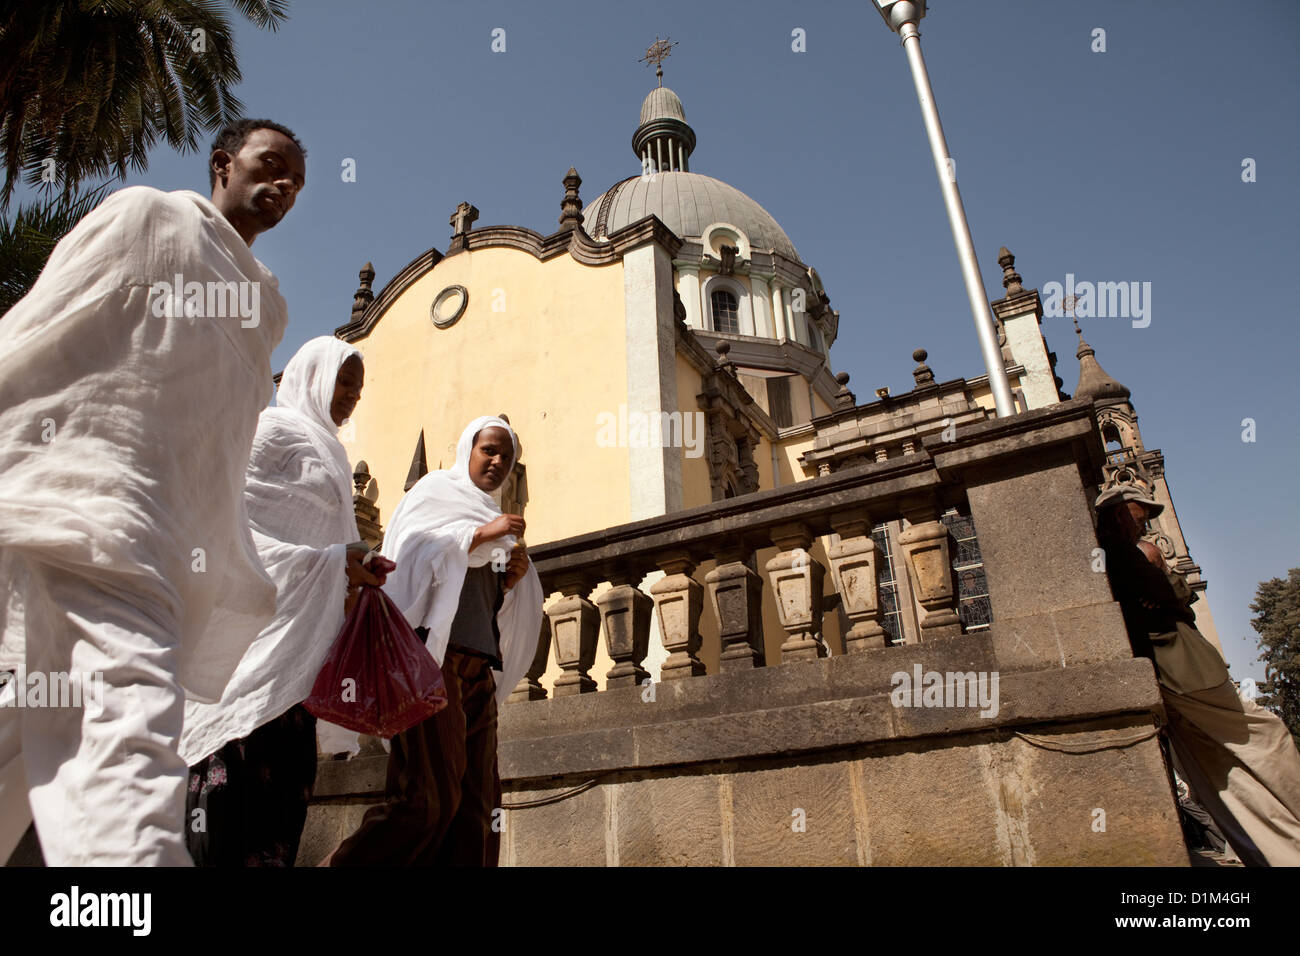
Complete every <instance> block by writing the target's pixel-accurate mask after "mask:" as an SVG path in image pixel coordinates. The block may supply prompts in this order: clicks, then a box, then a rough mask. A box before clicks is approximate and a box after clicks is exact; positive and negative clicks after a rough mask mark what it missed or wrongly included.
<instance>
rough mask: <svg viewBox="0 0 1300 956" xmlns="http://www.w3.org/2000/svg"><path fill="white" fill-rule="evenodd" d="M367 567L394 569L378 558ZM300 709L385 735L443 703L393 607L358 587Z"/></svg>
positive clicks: (419, 644)
mask: <svg viewBox="0 0 1300 956" xmlns="http://www.w3.org/2000/svg"><path fill="white" fill-rule="evenodd" d="M369 567H370V570H371V571H375V572H378V573H388V572H390V571H392V570H393V568H395V567H396V565H394V564H393V563H392V562H391V561H388V560H387V559H385V558H380V557H378V556H377V555H376V556H375V558H374V560H373V561H372V562H371V563H370V565H369ZM303 706H305V707H306V708H307V710H309V711H310V712H311V713H313V714H315V715H316V716H317V717H319V718H321V719H322V720H328V721H330V722H332V723H335V724H338V725H339V726H340V727H346V728H347V729H348V730H355V731H358V732H360V733H363V734H373V735H374V736H376V737H392V736H393V735H394V734H399V733H401V732H402V731H403V730H408V729H410V728H411V727H414V726H415V725H416V724H418V723H419V722H420V721H422V720H425V719H426V718H428V717H432V716H433V715H434V714H436V713H437V712H438V711H440V710H442V709H443V708H444V707H446V706H447V689H446V687H445V686H444V684H443V681H442V670H441V669H440V668H439V667H438V662H437V661H435V660H434V659H433V655H432V654H430V653H429V651H428V648H426V647H425V646H424V642H423V641H421V640H420V638H419V637H417V636H416V634H415V631H413V630H412V629H411V625H410V624H408V623H407V621H406V618H405V617H404V616H403V615H402V612H401V611H400V610H398V608H397V605H395V604H394V603H393V602H392V599H391V598H389V596H388V595H387V594H385V593H384V592H383V590H382V589H381V588H377V587H372V586H369V585H365V586H363V587H362V588H361V596H360V597H359V598H358V599H357V603H356V606H355V607H353V608H352V613H351V614H349V615H348V618H347V620H346V621H344V622H343V630H341V631H340V632H339V636H338V639H337V640H336V641H335V642H334V646H333V647H332V648H330V652H329V656H328V657H327V658H326V659H325V664H324V666H323V667H321V670H320V674H318V675H317V677H316V683H315V684H313V685H312V689H311V696H310V697H308V698H307V700H306V701H304V702H303Z"/></svg>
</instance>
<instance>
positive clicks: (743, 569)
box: [704, 541, 764, 672]
mask: <svg viewBox="0 0 1300 956" xmlns="http://www.w3.org/2000/svg"><path fill="white" fill-rule="evenodd" d="M751 554H753V550H752V549H751V548H749V547H747V546H746V545H745V543H744V542H743V541H728V542H725V543H722V544H720V546H719V547H718V549H717V552H716V554H715V557H716V560H717V562H718V564H717V567H715V568H714V569H713V570H712V571H710V572H709V573H708V574H706V575H705V576H704V582H705V585H706V586H707V587H708V589H709V605H710V606H711V607H712V608H713V613H714V615H716V616H717V619H718V632H719V633H720V634H721V636H722V655H721V657H720V658H719V659H718V667H719V669H720V670H722V671H723V672H726V671H731V670H750V669H751V668H754V667H762V666H763V664H764V652H763V578H762V576H761V575H760V574H759V573H758V572H757V571H755V570H754V569H753V568H751V567H750V566H749V564H748V563H747V561H746V558H747V557H748V556H749V555H751Z"/></svg>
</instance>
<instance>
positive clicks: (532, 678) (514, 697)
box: [506, 614, 551, 704]
mask: <svg viewBox="0 0 1300 956" xmlns="http://www.w3.org/2000/svg"><path fill="white" fill-rule="evenodd" d="M550 657H551V619H550V616H549V615H546V614H543V615H542V627H541V633H540V634H538V635H537V653H535V654H534V655H533V662H532V664H530V665H529V667H528V672H527V673H526V674H524V676H523V679H522V680H520V681H519V683H518V684H516V685H515V689H514V690H512V691H511V692H510V696H509V697H508V698H506V703H507V704H517V703H520V702H521V701H528V700H545V699H546V688H545V687H543V686H542V684H541V678H542V675H543V674H545V673H546V663H547V661H549V660H550Z"/></svg>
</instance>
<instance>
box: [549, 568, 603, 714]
mask: <svg viewBox="0 0 1300 956" xmlns="http://www.w3.org/2000/svg"><path fill="white" fill-rule="evenodd" d="M590 590H591V586H590V583H589V582H587V581H586V580H584V579H581V578H570V579H568V580H564V581H562V582H561V584H560V593H561V594H563V595H564V597H562V598H560V600H558V601H556V602H555V603H554V604H552V605H551V606H550V607H549V608H547V609H546V616H547V617H548V618H550V620H551V633H552V635H554V640H555V660H556V663H558V664H559V665H560V667H561V668H562V669H563V671H564V673H562V674H560V676H559V677H557V678H555V696H556V697H567V696H569V695H571V694H589V693H591V692H592V691H594V690H595V689H596V682H595V681H594V680H592V679H591V676H590V675H589V674H588V673H587V672H588V671H589V670H590V669H591V665H592V664H594V663H595V662H596V638H597V636H598V635H599V634H600V612H599V611H598V610H597V609H596V605H594V604H592V603H591V602H590V601H588V600H587V599H586V598H585V597H584V596H583V595H585V594H587V593H588V592H589V591H590Z"/></svg>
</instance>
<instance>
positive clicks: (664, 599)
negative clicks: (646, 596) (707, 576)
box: [650, 551, 704, 681]
mask: <svg viewBox="0 0 1300 956" xmlns="http://www.w3.org/2000/svg"><path fill="white" fill-rule="evenodd" d="M656 564H658V566H659V569H660V570H661V571H663V572H664V575H665V577H663V578H662V579H660V580H659V581H656V582H655V583H654V586H653V587H651V588H650V596H651V597H652V598H653V599H654V602H655V610H656V611H657V612H658V616H659V636H660V638H661V639H662V640H663V642H664V649H665V650H666V651H668V659H667V660H665V661H664V662H663V665H662V666H661V667H660V668H659V679H660V680H661V681H666V680H677V679H679V678H682V677H696V676H698V675H700V674H703V673H704V664H703V662H702V661H701V660H700V658H699V653H700V642H701V638H700V614H701V612H702V611H703V610H704V588H703V587H701V586H700V583H699V582H698V581H696V580H695V579H693V578H692V577H691V572H692V571H694V570H695V565H696V561H695V559H694V558H693V557H692V556H691V555H690V554H688V553H686V552H684V551H678V552H673V553H671V554H666V555H661V556H659V557H658V558H656Z"/></svg>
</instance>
